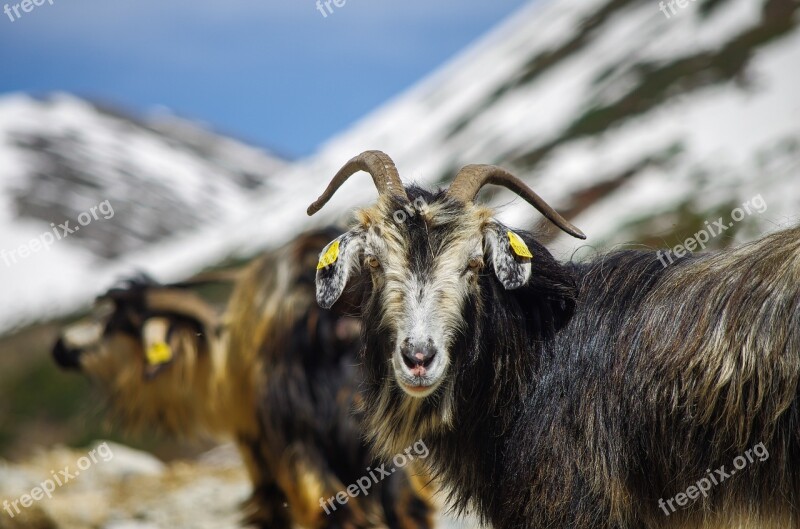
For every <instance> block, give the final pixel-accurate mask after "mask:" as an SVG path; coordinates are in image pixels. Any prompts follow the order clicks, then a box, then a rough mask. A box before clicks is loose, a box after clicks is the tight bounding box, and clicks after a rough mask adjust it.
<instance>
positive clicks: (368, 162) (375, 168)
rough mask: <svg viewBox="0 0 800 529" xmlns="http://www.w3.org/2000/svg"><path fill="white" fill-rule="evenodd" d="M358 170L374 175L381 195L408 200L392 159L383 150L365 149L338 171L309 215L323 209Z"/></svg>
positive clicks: (311, 206)
mask: <svg viewBox="0 0 800 529" xmlns="http://www.w3.org/2000/svg"><path fill="white" fill-rule="evenodd" d="M358 171H364V172H367V173H369V174H370V175H372V180H373V181H374V182H375V187H376V188H378V193H379V194H380V195H386V194H389V195H393V196H395V197H397V198H400V199H401V200H403V201H405V202H408V196H407V195H406V191H405V188H404V187H403V182H402V181H401V180H400V175H399V174H398V172H397V167H396V166H395V164H394V162H393V161H392V159H391V158H389V156H388V155H387V154H386V153H384V152H381V151H365V152H363V153H361V154H359V155H358V156H356V157H355V158H353V159H352V160H350V161H349V162H347V163H346V164H345V165H344V167H342V168H341V169H340V170H339V172H338V173H336V176H334V177H333V180H331V183H330V184H328V188H327V189H325V192H324V193H322V195H320V197H319V198H318V199H317V201H316V202H314V203H313V204H311V205H310V206H309V207H308V215H309V216H311V215H313V214H314V213H316V212H317V211H319V210H320V209H322V207H323V206H325V204H327V203H328V201H329V200H330V199H331V197H332V196H333V194H334V193H336V191H337V190H338V189H339V188H340V187H341V186H342V184H344V183H345V182H346V181H347V179H348V178H350V177H351V176H352V175H354V174H355V173H357V172H358Z"/></svg>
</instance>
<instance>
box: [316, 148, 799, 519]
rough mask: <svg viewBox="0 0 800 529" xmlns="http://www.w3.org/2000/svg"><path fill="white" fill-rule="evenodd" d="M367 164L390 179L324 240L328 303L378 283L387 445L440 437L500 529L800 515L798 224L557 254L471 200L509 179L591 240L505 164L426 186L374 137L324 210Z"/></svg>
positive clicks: (379, 182) (446, 463) (376, 405)
mask: <svg viewBox="0 0 800 529" xmlns="http://www.w3.org/2000/svg"><path fill="white" fill-rule="evenodd" d="M359 170H364V171H367V172H369V173H370V174H371V175H372V176H373V180H374V182H375V185H376V187H377V188H378V191H379V193H380V197H379V200H378V202H377V204H376V205H375V206H372V207H369V208H366V209H362V210H360V211H358V212H357V222H356V224H355V226H354V227H353V228H352V229H351V230H350V231H349V232H347V233H345V234H344V235H342V236H340V237H338V238H337V239H336V240H334V241H333V242H332V243H331V244H329V245H328V246H327V247H326V248H325V249H324V250H323V264H326V265H327V266H326V267H324V268H322V269H321V270H319V271H318V273H317V299H318V302H319V303H320V304H321V305H322V306H323V307H330V306H332V305H333V304H334V303H335V302H336V301H337V300H338V299H339V296H340V295H341V294H342V293H343V292H347V293H348V294H350V295H355V296H357V297H360V299H361V300H362V301H361V310H362V316H363V318H364V320H363V322H364V327H365V337H366V338H365V347H364V357H363V359H364V376H365V390H366V394H365V399H364V410H365V414H366V422H367V426H368V435H369V436H370V437H371V438H372V440H373V441H374V443H375V446H376V447H377V450H378V452H379V453H380V454H384V455H388V454H392V453H394V452H396V451H397V449H398V448H399V447H401V446H404V445H405V444H407V443H408V442H409V440H411V439H418V438H422V439H424V440H425V442H426V443H427V445H428V446H429V447H430V449H431V457H430V458H429V459H428V460H427V462H428V463H430V464H431V465H432V469H433V471H434V472H436V473H437V474H439V475H440V476H441V477H442V478H443V481H444V484H445V485H449V486H450V487H452V489H453V495H452V499H453V500H454V502H455V505H456V506H458V507H460V508H466V507H467V506H470V505H474V506H475V507H476V508H477V511H478V513H479V514H481V515H482V516H483V517H484V519H486V520H488V521H490V522H491V523H492V524H493V525H494V526H496V527H498V528H530V527H542V528H544V527H571V528H594V529H597V528H600V529H603V528H608V529H611V528H616V529H621V528H642V527H647V528H686V527H704V528H709V529H710V528H722V527H741V528H745V527H747V528H755V527H759V528H775V529H777V528H787V527H800V511H798V509H800V497H799V494H800V409H799V407H798V379H799V378H800V228H794V229H790V230H786V231H782V232H779V233H775V234H772V235H770V236H767V237H765V238H763V239H762V240H760V241H757V242H755V243H751V244H747V245H744V246H742V247H741V248H738V249H735V250H730V251H726V252H722V253H718V254H707V255H698V256H689V257H686V258H684V259H681V260H679V261H677V262H676V263H675V264H674V265H673V266H670V267H667V268H665V267H664V266H663V265H662V264H661V263H660V262H659V260H658V257H657V256H656V253H655V252H650V251H619V252H614V253H611V254H609V255H606V256H603V257H600V258H598V259H596V260H594V261H592V262H588V263H584V264H573V263H566V264H560V263H558V262H557V261H556V260H555V259H554V258H553V257H552V256H551V254H550V253H549V252H548V251H547V250H546V249H545V248H544V247H543V246H542V245H541V244H539V243H537V241H536V240H535V239H534V238H533V237H532V236H531V235H530V234H528V233H525V232H521V231H514V230H510V229H509V228H507V227H506V226H504V225H502V224H501V223H500V222H498V221H497V220H495V219H494V218H493V212H492V211H491V210H489V209H487V208H485V207H482V206H480V205H476V204H474V203H473V201H474V199H475V197H476V195H477V193H478V192H479V191H480V189H481V188H482V187H483V186H484V185H485V184H496V185H502V186H505V187H508V188H509V189H511V190H513V191H514V192H515V193H517V194H518V195H520V196H521V197H522V198H524V199H525V200H526V201H528V202H529V203H531V204H532V205H534V206H535V207H536V208H537V209H538V210H539V211H540V212H542V213H543V214H544V215H545V216H547V217H548V218H549V219H550V220H551V221H553V222H554V223H556V224H557V225H558V226H559V227H561V228H562V229H563V230H564V231H566V232H568V233H570V234H572V235H573V236H576V237H581V238H582V237H583V234H582V233H581V232H580V230H578V229H577V228H575V227H574V226H572V225H571V224H570V223H569V222H567V221H566V220H565V219H563V218H562V217H561V216H560V215H558V213H556V212H555V211H554V210H553V209H552V208H550V207H549V206H548V205H547V204H546V203H544V201H543V200H542V199H541V198H540V197H538V196H537V195H536V194H535V193H534V192H533V191H531V190H530V189H529V188H527V186H525V184H524V183H522V182H521V181H520V180H518V179H517V178H515V177H514V176H512V175H510V174H509V173H507V172H505V171H503V170H502V169H499V168H497V167H491V166H468V167H465V168H464V169H463V170H462V171H461V172H460V173H459V175H458V176H456V178H455V180H454V182H453V184H452V185H451V187H450V189H449V190H448V191H438V192H435V193H431V192H428V191H425V190H423V189H419V188H417V187H414V186H409V187H404V186H403V184H402V182H401V181H400V178H399V176H398V173H397V170H396V169H395V166H394V164H393V163H392V161H391V159H389V157H388V156H386V155H385V154H383V153H380V152H377V151H371V152H366V153H364V154H362V155H360V156H358V157H356V158H354V159H353V160H351V161H350V162H349V163H348V164H347V165H346V166H345V167H344V168H343V169H342V170H341V171H340V172H339V173H338V174H337V175H336V176H335V177H334V179H333V181H332V182H331V184H330V185H329V186H328V188H327V189H326V191H325V193H324V194H323V195H322V196H321V197H320V199H319V200H318V201H317V202H315V203H314V204H312V206H311V207H310V208H309V214H313V213H315V212H316V211H317V210H319V209H320V208H321V207H322V206H323V205H324V204H325V203H326V202H327V201H328V200H329V199H330V197H331V196H332V195H333V193H335V191H336V190H337V189H338V187H339V186H341V184H342V183H343V182H344V181H345V180H346V179H347V178H348V177H349V176H351V175H352V174H354V173H355V172H357V171H359ZM397 211H404V212H405V214H404V215H395V212H397ZM399 220H402V222H400V221H399ZM742 462H744V464H742ZM734 467H735V468H734ZM720 469H721V470H722V472H721V473H720V471H719V470H720ZM737 472H738V474H737Z"/></svg>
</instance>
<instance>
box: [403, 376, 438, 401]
mask: <svg viewBox="0 0 800 529" xmlns="http://www.w3.org/2000/svg"><path fill="white" fill-rule="evenodd" d="M398 382H399V385H400V388H401V389H402V390H403V391H404V392H405V393H406V394H407V395H410V396H412V397H416V398H421V397H427V396H428V395H430V394H431V393H433V392H434V391H435V390H436V388H437V387H438V386H439V384H438V383H437V382H431V383H428V382H414V383H410V382H407V381H405V380H399V381H398Z"/></svg>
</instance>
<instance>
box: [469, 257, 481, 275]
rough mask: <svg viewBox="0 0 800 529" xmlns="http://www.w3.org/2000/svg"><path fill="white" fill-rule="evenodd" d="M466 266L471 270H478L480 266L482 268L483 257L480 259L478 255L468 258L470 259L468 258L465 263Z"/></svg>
mask: <svg viewBox="0 0 800 529" xmlns="http://www.w3.org/2000/svg"><path fill="white" fill-rule="evenodd" d="M467 267H468V268H469V269H470V270H471V271H472V272H477V271H479V270H480V269H481V268H483V259H481V258H480V257H473V258H472V259H470V260H469V262H468V263H467Z"/></svg>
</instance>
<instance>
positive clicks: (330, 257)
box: [317, 241, 339, 270]
mask: <svg viewBox="0 0 800 529" xmlns="http://www.w3.org/2000/svg"><path fill="white" fill-rule="evenodd" d="M337 259H339V241H333V242H332V243H331V244H330V245H329V246H328V249H327V250H326V251H325V253H324V254H323V256H322V257H320V258H319V263H318V264H317V270H322V269H323V268H327V267H329V266H330V265H332V264H333V263H335V262H336V260H337Z"/></svg>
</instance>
